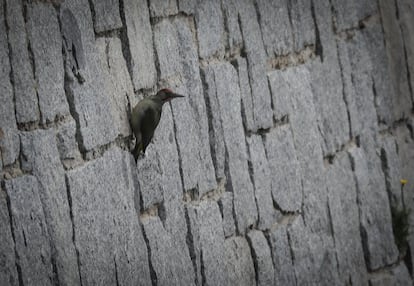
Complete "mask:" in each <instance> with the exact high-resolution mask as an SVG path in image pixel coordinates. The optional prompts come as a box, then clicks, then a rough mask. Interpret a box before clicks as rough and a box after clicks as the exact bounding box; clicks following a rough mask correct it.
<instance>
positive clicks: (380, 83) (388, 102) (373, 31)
mask: <svg viewBox="0 0 414 286" xmlns="http://www.w3.org/2000/svg"><path fill="white" fill-rule="evenodd" d="M362 33H363V36H364V38H365V39H366V41H365V42H366V45H367V48H368V51H369V56H370V58H371V62H372V80H373V84H374V86H373V89H374V90H375V91H374V92H375V94H374V95H375V97H374V102H375V108H376V109H377V116H378V122H379V123H381V124H386V125H388V126H390V125H391V124H392V122H393V121H395V120H398V116H396V115H395V114H394V112H392V111H393V110H394V96H395V89H394V86H393V84H392V81H391V78H390V76H389V74H390V65H389V63H388V61H387V53H386V47H385V44H384V35H383V33H382V27H381V25H380V22H379V20H378V21H375V22H374V23H372V24H371V25H367V26H366V28H365V29H364V30H363V31H362ZM390 110H391V111H390Z"/></svg>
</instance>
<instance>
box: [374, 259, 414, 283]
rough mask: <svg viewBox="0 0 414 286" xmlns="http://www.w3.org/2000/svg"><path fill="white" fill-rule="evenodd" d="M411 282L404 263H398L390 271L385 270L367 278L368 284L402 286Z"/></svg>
mask: <svg viewBox="0 0 414 286" xmlns="http://www.w3.org/2000/svg"><path fill="white" fill-rule="evenodd" d="M412 284H413V281H412V279H411V277H410V274H409V272H408V270H407V267H406V266H405V264H404V263H400V264H398V265H397V266H395V267H394V268H392V269H391V270H390V271H386V272H385V273H381V274H379V275H376V276H374V277H372V278H370V279H369V285H370V286H391V285H395V286H404V285H412Z"/></svg>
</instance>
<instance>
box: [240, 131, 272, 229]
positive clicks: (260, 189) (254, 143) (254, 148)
mask: <svg viewBox="0 0 414 286" xmlns="http://www.w3.org/2000/svg"><path fill="white" fill-rule="evenodd" d="M246 141H247V145H248V147H249V155H250V158H249V167H250V172H251V173H252V174H251V177H252V182H253V186H254V195H255V199H256V204H257V211H258V223H257V226H258V228H259V229H263V230H264V229H269V228H270V227H271V226H272V223H273V222H274V221H275V218H276V210H275V208H274V207H273V201H272V179H271V178H272V173H271V170H270V168H269V163H268V162H267V158H266V152H265V147H264V145H263V140H262V137H261V136H260V135H252V136H251V137H247V138H246Z"/></svg>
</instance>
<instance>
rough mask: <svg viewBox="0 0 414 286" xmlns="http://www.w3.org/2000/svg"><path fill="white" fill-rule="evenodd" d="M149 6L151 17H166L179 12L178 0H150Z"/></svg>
mask: <svg viewBox="0 0 414 286" xmlns="http://www.w3.org/2000/svg"><path fill="white" fill-rule="evenodd" d="M149 8H150V14H151V17H165V16H168V15H174V14H177V12H178V8H177V1H176V0H167V1H165V0H150V1H149Z"/></svg>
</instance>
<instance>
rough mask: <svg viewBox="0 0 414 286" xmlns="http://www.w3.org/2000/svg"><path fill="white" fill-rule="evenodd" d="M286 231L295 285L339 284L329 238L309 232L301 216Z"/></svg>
mask: <svg viewBox="0 0 414 286" xmlns="http://www.w3.org/2000/svg"><path fill="white" fill-rule="evenodd" d="M287 233H288V239H289V240H288V241H289V245H290V249H291V254H292V259H293V264H294V271H295V277H296V284H297V285H308V284H315V285H319V284H321V283H322V284H325V285H339V284H340V282H339V277H338V270H337V266H336V257H335V253H334V251H332V247H333V242H332V240H331V238H329V237H326V236H325V237H323V236H320V235H315V234H314V233H312V232H310V231H309V228H308V227H307V226H305V225H304V222H303V219H302V218H301V217H298V218H296V219H295V220H294V221H293V222H292V224H291V225H290V226H289V227H288V231H287ZM289 267H290V265H289ZM275 269H277V267H275ZM321 269H323V271H321Z"/></svg>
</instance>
